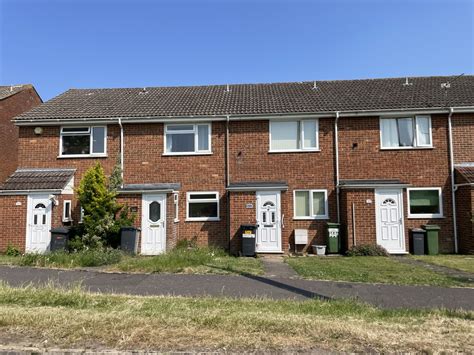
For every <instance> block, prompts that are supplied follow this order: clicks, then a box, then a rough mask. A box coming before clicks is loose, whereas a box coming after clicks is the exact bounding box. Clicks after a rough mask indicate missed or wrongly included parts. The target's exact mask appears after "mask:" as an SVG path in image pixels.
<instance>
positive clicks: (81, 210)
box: [79, 206, 84, 223]
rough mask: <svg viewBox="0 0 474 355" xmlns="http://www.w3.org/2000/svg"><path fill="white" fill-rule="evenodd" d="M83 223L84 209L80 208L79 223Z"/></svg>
mask: <svg viewBox="0 0 474 355" xmlns="http://www.w3.org/2000/svg"><path fill="white" fill-rule="evenodd" d="M83 222H84V208H82V206H81V207H80V214H79V223H83Z"/></svg>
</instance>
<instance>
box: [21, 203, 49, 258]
mask: <svg viewBox="0 0 474 355" xmlns="http://www.w3.org/2000/svg"><path fill="white" fill-rule="evenodd" d="M48 197H49V196H48V195H34V196H30V197H29V198H28V225H27V231H28V232H27V237H26V251H27V252H33V253H44V252H46V251H48V250H49V247H50V243H51V234H50V230H51V205H52V203H51V200H50V199H49V198H48Z"/></svg>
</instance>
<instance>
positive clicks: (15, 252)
mask: <svg viewBox="0 0 474 355" xmlns="http://www.w3.org/2000/svg"><path fill="white" fill-rule="evenodd" d="M5 255H8V256H20V255H21V252H20V249H19V248H17V247H16V246H14V245H12V244H10V243H8V246H7V250H6V251H5Z"/></svg>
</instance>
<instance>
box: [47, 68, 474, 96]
mask: <svg viewBox="0 0 474 355" xmlns="http://www.w3.org/2000/svg"><path fill="white" fill-rule="evenodd" d="M458 76H459V75H454V74H453V75H428V76H410V75H407V76H400V77H388V78H356V79H324V80H318V79H315V80H303V81H277V82H273V81H272V82H257V83H225V84H204V85H166V86H137V87H102V88H69V89H68V90H67V91H65V92H64V93H66V92H68V91H91V90H143V89H144V88H146V89H174V88H190V89H191V88H207V87H223V88H225V87H226V86H227V85H229V86H231V87H232V86H257V85H294V84H313V83H314V82H316V83H334V82H360V81H388V80H406V78H408V79H415V80H416V79H445V78H456V77H458ZM463 76H464V77H474V75H471V74H464V75H463ZM64 93H63V94H64ZM60 95H62V94H60ZM58 96H59V95H58ZM56 97H57V96H56Z"/></svg>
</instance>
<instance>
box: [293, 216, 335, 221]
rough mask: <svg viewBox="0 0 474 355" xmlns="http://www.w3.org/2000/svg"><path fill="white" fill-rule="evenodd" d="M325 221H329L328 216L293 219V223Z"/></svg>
mask: <svg viewBox="0 0 474 355" xmlns="http://www.w3.org/2000/svg"><path fill="white" fill-rule="evenodd" d="M325 219H329V216H317V217H293V220H294V221H314V220H325Z"/></svg>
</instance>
